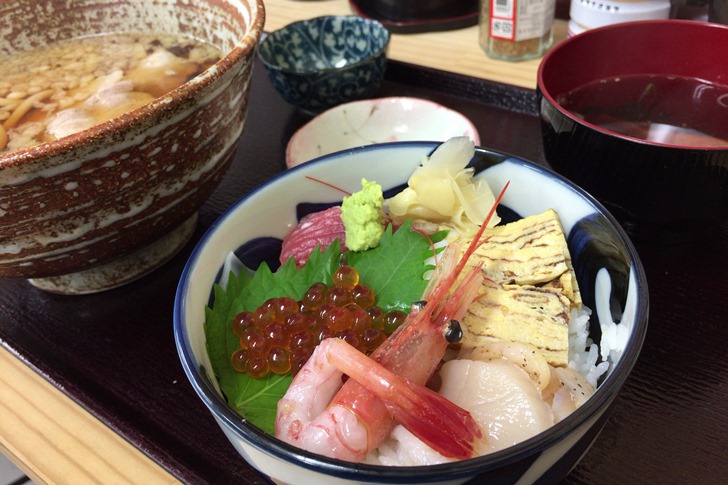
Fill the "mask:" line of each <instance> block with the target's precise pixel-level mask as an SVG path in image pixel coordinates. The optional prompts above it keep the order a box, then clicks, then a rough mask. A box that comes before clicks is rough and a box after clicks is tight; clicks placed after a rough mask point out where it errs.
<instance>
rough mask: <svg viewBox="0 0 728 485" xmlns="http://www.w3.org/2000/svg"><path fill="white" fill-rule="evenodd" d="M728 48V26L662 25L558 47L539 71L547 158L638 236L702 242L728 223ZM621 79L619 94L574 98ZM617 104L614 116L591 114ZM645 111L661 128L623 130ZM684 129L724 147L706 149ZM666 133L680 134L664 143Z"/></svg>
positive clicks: (606, 31)
mask: <svg viewBox="0 0 728 485" xmlns="http://www.w3.org/2000/svg"><path fill="white" fill-rule="evenodd" d="M726 45H728V26H725V25H719V24H710V23H706V22H695V21H681V20H655V21H640V22H628V23H622V24H616V25H611V26H607V27H601V28H598V29H593V30H589V31H587V32H584V33H583V34H579V35H577V36H574V37H571V38H569V39H567V40H565V41H564V42H562V43H560V44H559V45H557V46H555V47H554V48H553V49H551V51H549V52H548V54H546V56H545V57H544V59H543V61H542V62H541V65H540V67H539V71H538V94H539V103H540V113H541V126H542V131H543V145H544V152H545V154H546V159H547V160H548V162H549V163H550V164H551V165H552V166H553V168H554V169H555V170H556V171H558V172H560V173H561V174H563V175H565V176H566V177H568V178H569V179H570V180H572V181H573V182H575V183H576V184H578V185H579V186H581V187H583V188H584V189H586V190H587V191H588V192H589V193H591V194H592V195H593V196H595V197H596V198H597V199H599V200H601V201H602V202H603V203H604V204H605V205H606V206H607V208H608V209H609V210H610V211H611V212H612V213H613V214H614V215H615V216H617V218H618V219H619V220H620V221H621V222H622V223H623V224H624V225H625V226H626V227H627V228H628V229H629V231H630V232H631V233H632V235H634V236H637V237H640V238H647V237H650V238H654V239H658V240H661V241H677V240H681V239H685V238H687V237H695V236H701V237H702V236H703V235H704V234H705V232H706V231H705V229H706V228H710V227H715V226H716V225H717V223H719V222H721V221H725V220H726V219H728V63H726V62H725V46H726ZM697 80H701V82H697ZM636 81H639V83H637V82H636ZM617 82H618V83H619V86H618V87H616V91H615V92H614V93H607V92H606V91H605V94H602V95H597V94H593V93H589V94H584V95H583V96H584V97H583V98H581V101H578V100H579V98H577V97H576V96H575V95H573V92H574V90H577V89H583V87H584V86H586V85H588V84H590V83H591V84H600V85H601V86H609V85H615V86H616V83H617ZM569 93H572V94H569ZM569 98H571V99H572V100H577V102H578V103H583V104H585V106H584V109H583V110H581V113H580V114H577V113H576V108H574V107H568V106H566V105H565V100H568V99H569ZM585 99H586V100H588V102H586V103H584V100H585ZM618 105H619V106H621V108H620V111H614V112H612V113H610V116H611V118H610V119H607V118H606V117H604V118H602V119H601V120H598V118H591V117H590V116H588V115H585V113H587V112H588V111H587V110H592V111H595V110H597V109H600V110H601V109H603V107H605V106H607V107H611V108H614V107H616V106H618ZM572 106H575V105H572ZM637 108H639V109H641V110H644V111H643V112H644V115H645V117H648V118H649V119H650V121H651V122H652V123H654V124H653V125H652V127H651V128H650V130H649V134H648V135H645V136H641V135H640V136H638V135H637V133H638V132H637V131H635V132H631V131H630V130H627V131H622V129H623V128H624V127H637V128H639V129H640V130H643V129H644V124H640V123H633V124H624V123H614V121H615V119H622V120H634V119H637V118H636V117H633V114H628V113H627V111H628V110H631V109H637ZM585 116H586V118H585ZM640 116H642V114H640ZM602 122H605V123H607V124H602ZM668 125H674V126H677V127H678V129H673V128H670V127H669V126H668ZM618 127H619V129H617V128H618ZM682 127H688V128H692V129H696V130H699V131H702V132H704V133H706V134H709V135H711V136H713V137H716V138H719V139H722V140H711V143H717V144H714V145H710V146H708V145H705V146H699V145H698V144H697V140H698V137H697V136H695V133H694V132H691V131H687V130H682V129H680V128H682ZM643 131H644V130H643ZM666 132H671V133H673V135H674V137H673V136H671V137H663V136H664V133H666ZM681 134H682V135H683V136H681V137H680V138H677V136H678V135H681Z"/></svg>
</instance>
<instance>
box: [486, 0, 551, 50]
mask: <svg viewBox="0 0 728 485" xmlns="http://www.w3.org/2000/svg"><path fill="white" fill-rule="evenodd" d="M555 10H556V0H481V3H480V46H481V48H482V49H483V50H484V51H485V52H486V54H488V56H490V57H492V58H494V59H503V60H507V61H521V60H525V59H533V58H536V57H541V56H542V55H543V54H544V53H545V52H546V51H547V50H548V48H549V47H551V43H552V42H553V39H554V37H553V31H552V27H553V24H554V14H555Z"/></svg>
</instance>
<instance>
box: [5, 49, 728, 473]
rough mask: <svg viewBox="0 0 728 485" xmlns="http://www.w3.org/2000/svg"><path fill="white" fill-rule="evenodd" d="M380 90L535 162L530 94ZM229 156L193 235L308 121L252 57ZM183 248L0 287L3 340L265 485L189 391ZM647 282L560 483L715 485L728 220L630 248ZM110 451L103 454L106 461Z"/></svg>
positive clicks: (181, 468) (109, 404) (87, 403)
mask: <svg viewBox="0 0 728 485" xmlns="http://www.w3.org/2000/svg"><path fill="white" fill-rule="evenodd" d="M381 95H382V96H395V95H407V96H419V97H423V98H428V99H431V100H433V101H436V102H438V103H440V104H443V105H445V106H448V107H450V108H452V109H455V110H458V111H460V112H462V113H463V114H465V115H466V116H468V117H469V118H470V119H471V120H472V121H473V122H474V124H475V125H476V127H477V128H478V130H479V132H480V135H481V139H482V143H481V144H482V145H483V146H485V147H488V148H493V149H497V150H501V151H504V152H507V153H512V154H514V155H518V156H521V157H523V158H527V159H531V160H533V161H535V162H537V163H541V164H545V162H544V160H543V151H542V147H541V138H540V127H539V120H538V116H537V109H536V104H535V93H534V92H533V91H531V90H527V89H522V88H516V87H512V86H506V85H502V84H494V83H489V82H486V81H482V80H477V79H472V78H467V77H462V76H458V75H452V74H446V73H442V72H438V71H433V70H428V69H423V68H419V67H415V66H410V65H406V64H401V63H397V62H391V63H390V66H389V70H388V74H387V79H386V81H385V83H384V85H383V87H382V89H381ZM249 110H250V111H249V116H248V121H247V125H246V127H245V132H244V135H243V138H242V140H241V143H240V150H239V152H238V154H237V157H236V160H235V162H234V164H233V167H232V168H231V170H230V172H229V173H228V175H227V177H226V179H225V180H224V182H223V183H222V185H221V186H220V187H219V190H217V191H216V192H215V193H214V194H213V195H212V197H211V198H210V200H209V201H208V203H207V204H206V205H205V206H204V207H203V208H202V210H201V211H200V225H199V228H198V230H197V233H196V235H195V240H196V239H197V238H199V237H200V236H201V234H202V232H203V231H204V229H205V228H207V227H208V226H209V225H210V224H211V223H212V222H213V221H214V220H215V218H216V217H217V216H218V215H219V214H220V213H221V212H222V211H223V210H224V209H225V208H226V207H228V206H229V205H230V204H231V203H232V202H233V201H235V200H236V199H237V198H239V197H241V196H242V195H243V194H245V193H246V192H247V191H249V190H251V189H252V188H253V187H255V186H256V185H257V184H259V183H261V182H263V181H264V180H266V179H268V178H269V177H271V176H272V175H274V174H276V173H278V172H279V171H281V170H283V169H284V166H285V163H284V151H285V146H286V143H287V141H288V139H289V137H290V136H291V135H292V134H293V133H294V132H295V130H296V129H298V128H299V127H300V126H302V125H303V124H304V123H305V122H306V121H308V119H309V118H308V117H306V116H304V115H302V114H300V113H297V112H295V111H294V110H293V109H292V108H291V107H289V106H288V105H286V104H285V103H284V102H283V101H282V100H281V99H280V98H279V97H278V95H277V94H276V93H275V92H274V91H273V89H272V87H271V85H270V83H269V82H268V80H267V79H266V78H265V75H264V71H263V69H262V66H260V65H259V66H256V71H255V75H254V79H253V86H252V93H251V100H250V108H249ZM193 245H194V241H192V242H190V244H188V245H187V247H186V248H185V249H184V250H183V251H182V252H181V253H180V254H179V255H178V256H176V257H175V258H174V259H173V260H172V261H171V262H170V263H168V264H167V265H165V266H164V267H163V268H161V269H160V270H158V271H156V272H154V273H153V274H151V275H149V276H147V277H145V278H143V279H141V280H139V281H138V282H136V283H133V284H131V285H128V286H126V287H124V288H120V289H116V290H113V291H109V292H107V293H102V294H98V295H91V296H82V297H64V296H57V295H51V294H47V293H43V292H41V291H39V290H37V289H35V288H33V287H31V286H30V285H29V284H28V283H27V282H26V281H22V280H0V342H1V343H2V345H3V346H4V347H6V348H7V349H8V350H10V351H11V352H12V353H14V354H16V355H18V356H19V357H20V358H21V359H22V360H24V361H25V362H26V363H27V364H28V365H30V366H31V367H32V368H33V369H35V370H36V371H37V372H38V373H40V374H41V375H43V376H44V377H46V378H47V379H48V380H49V381H50V382H51V383H53V384H54V385H55V386H56V387H58V388H59V389H61V390H62V391H63V392H65V393H66V394H68V395H69V396H70V397H71V398H72V399H73V400H75V401H76V402H78V403H80V404H81V405H82V406H83V407H85V408H86V409H88V410H89V411H90V412H91V413H92V414H93V415H95V416H97V417H98V418H99V419H101V420H102V421H103V422H104V423H106V424H108V426H110V427H111V428H112V429H114V430H115V431H116V432H118V433H119V434H120V435H122V436H123V437H124V438H125V439H127V440H128V441H129V442H131V443H132V444H134V445H135V446H137V447H138V448H140V449H141V450H143V451H144V452H145V453H147V454H148V455H149V456H151V457H152V458H153V459H154V460H155V461H157V462H158V463H160V464H161V465H162V466H163V467H164V468H166V469H168V470H169V471H170V472H171V473H172V474H174V475H175V476H177V477H178V478H179V479H180V480H181V481H183V482H186V483H215V484H225V483H238V484H240V483H268V482H267V480H266V479H265V478H263V477H261V476H260V475H259V474H258V473H257V472H256V471H254V470H253V469H252V468H251V467H249V466H248V465H247V464H246V463H245V462H244V461H243V460H242V459H241V458H240V457H239V456H238V454H237V453H236V452H235V450H234V449H233V447H232V446H231V445H230V444H229V443H228V441H227V440H226V438H225V437H224V435H223V433H222V431H221V430H220V429H219V428H218V426H217V424H216V423H215V422H214V421H213V419H212V417H211V416H210V414H209V413H208V411H207V409H206V408H205V407H204V405H203V404H202V402H201V401H200V400H199V399H198V397H197V395H196V394H195V393H194V391H193V390H192V387H191V386H190V385H189V383H188V381H187V378H186V377H185V375H184V373H183V371H182V367H181V365H180V363H179V360H178V357H177V352H176V349H175V347H174V340H173V337H172V304H173V300H174V294H175V290H176V286H177V281H178V278H179V276H180V274H181V271H182V268H183V266H184V264H185V262H186V259H187V257H188V255H189V253H190V251H191V250H192V247H193ZM637 249H638V251H639V252H640V254H641V256H642V259H643V262H644V266H645V269H646V271H647V275H648V280H649V284H650V298H651V321H650V328H649V331H648V336H647V340H646V343H645V345H644V348H643V352H642V355H641V357H640V360H639V362H638V363H637V365H636V367H635V369H634V373H633V375H632V376H631V377H630V378H629V379H628V381H627V383H626V387H625V389H624V390H623V392H622V394H621V395H620V396H619V397H618V398H617V400H616V402H615V404H614V408H613V412H612V415H611V418H610V420H609V422H608V423H607V425H606V427H605V429H604V431H603V432H602V434H601V436H600V437H599V438H598V439H597V441H596V443H595V445H594V446H593V447H592V449H591V450H590V451H589V452H588V453H587V455H586V456H585V457H584V459H583V460H582V461H581V462H580V464H579V465H578V466H577V467H576V469H575V470H574V471H573V472H572V474H571V475H570V476H569V477H568V478H567V479H566V483H569V484H577V483H589V484H611V483H674V482H675V481H679V482H682V483H699V482H700V483H718V482H720V481H721V480H724V479H725V477H726V476H728V465H727V464H726V463H727V460H725V459H724V452H723V449H724V447H725V446H726V444H727V443H726V436H727V435H728V419H727V418H726V415H727V413H726V402H728V387H727V386H726V385H725V384H726V383H727V382H728V367H727V366H726V365H725V362H724V355H725V348H726V341H727V340H728V324H727V323H726V322H728V306H726V305H725V301H724V300H725V296H726V290H727V289H728V284H727V283H728V278H726V276H725V271H726V268H728V228H727V227H725V226H724V227H721V228H719V229H718V234H717V236H716V238H715V239H711V240H707V241H703V242H702V243H701V244H699V245H695V246H694V247H693V246H673V247H659V246H650V245H646V244H639V243H638V244H637ZM111 459H113V458H111Z"/></svg>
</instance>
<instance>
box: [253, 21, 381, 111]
mask: <svg viewBox="0 0 728 485" xmlns="http://www.w3.org/2000/svg"><path fill="white" fill-rule="evenodd" d="M389 37H390V35H389V31H388V30H387V29H386V28H385V27H384V26H383V25H382V24H381V23H379V22H378V21H376V20H372V19H366V18H362V17H357V16H323V17H317V18H314V19H310V20H302V21H299V22H294V23H292V24H289V25H287V26H285V27H283V28H281V29H279V30H276V31H274V32H271V33H270V34H269V35H268V36H266V37H265V39H263V41H262V42H261V44H260V49H259V51H258V57H259V58H260V60H261V61H262V62H263V65H264V66H265V69H266V72H267V73H268V78H269V79H270V81H271V83H273V86H274V87H275V88H276V90H277V91H278V93H280V95H281V96H282V97H283V99H285V100H286V101H287V102H289V103H291V104H292V105H294V106H296V107H297V108H299V109H301V110H303V111H304V112H307V113H310V114H314V113H319V112H321V111H323V110H325V109H328V108H331V107H332V106H336V105H337V104H341V103H345V102H348V101H353V100H356V99H362V98H367V97H371V96H373V95H374V94H375V93H376V92H377V90H378V89H379V86H380V85H381V83H382V79H384V71H385V68H386V64H387V47H388V45H389Z"/></svg>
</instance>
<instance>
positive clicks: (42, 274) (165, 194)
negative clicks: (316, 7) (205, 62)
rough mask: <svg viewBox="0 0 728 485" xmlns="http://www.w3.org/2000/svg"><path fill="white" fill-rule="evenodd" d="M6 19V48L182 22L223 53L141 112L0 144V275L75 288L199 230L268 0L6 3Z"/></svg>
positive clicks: (172, 248) (85, 287) (150, 257)
mask: <svg viewBox="0 0 728 485" xmlns="http://www.w3.org/2000/svg"><path fill="white" fill-rule="evenodd" d="M31 7H32V8H31ZM0 19H1V20H2V22H1V24H2V26H3V27H1V28H0V55H7V54H10V53H13V52H18V51H26V50H29V49H32V48H36V47H38V46H42V45H45V44H47V43H51V42H54V41H60V40H65V39H69V38H75V37H79V36H89V35H93V34H101V33H112V32H113V33H119V32H130V33H137V32H147V33H154V34H158V33H164V34H179V35H184V36H187V37H195V38H197V39H199V40H202V41H205V42H208V43H211V44H212V45H214V46H216V47H218V48H219V49H220V50H221V51H222V58H221V59H220V60H219V61H218V62H217V63H215V64H214V65H213V66H211V67H210V68H208V69H207V70H205V71H204V72H202V73H201V74H199V75H198V76H196V77H194V78H193V79H191V80H189V81H187V82H185V83H184V84H182V85H181V86H179V87H177V88H176V89H174V90H173V91H171V92H169V93H168V94H166V95H163V96H161V97H158V98H156V99H155V100H154V101H152V102H150V103H148V104H145V105H143V106H141V107H139V108H138V109H136V110H134V111H131V112H128V113H126V114H123V115H121V116H118V117H116V118H112V119H111V120H109V121H106V122H103V123H101V124H98V125H95V126H93V127H92V128H88V129H86V130H83V131H80V132H78V133H75V134H72V135H69V136H66V137H63V138H59V139H57V140H55V141H52V142H47V143H43V144H40V145H36V146H34V147H31V148H25V149H20V150H17V151H14V152H10V153H6V154H3V155H0V277H4V278H10V277H13V278H28V279H30V281H31V282H32V283H33V284H34V285H36V286H37V287H39V288H42V289H45V290H48V291H52V292H58V293H66V294H77V293H89V292H95V291H100V290H103V289H108V288H112V287H115V286H119V285H121V284H124V283H127V282H129V281H131V280H133V279H136V278H138V277H140V276H141V275H144V274H147V273H148V272H149V271H151V270H153V269H154V268H156V267H157V266H159V265H160V264H162V263H163V262H164V261H166V260H167V259H169V258H170V257H171V256H172V255H173V254H174V253H175V252H176V251H177V250H178V249H180V248H181V247H182V245H184V243H185V242H186V241H187V240H188V239H189V237H190V236H191V235H192V232H193V231H194V230H195V228H196V216H197V210H198V208H199V207H200V206H201V205H202V203H203V202H204V201H205V200H206V199H207V198H208V196H209V195H210V194H211V192H212V191H213V189H214V188H215V187H216V186H217V185H218V183H219V182H220V181H221V178H222V177H223V175H224V174H225V172H226V169H227V168H228V166H229V164H230V162H231V160H232V157H233V155H234V152H235V150H236V149H237V146H238V139H239V137H240V135H241V133H242V130H243V126H244V123H245V119H246V113H247V102H248V94H249V87H250V84H249V81H250V77H251V74H252V68H253V60H254V53H255V48H256V46H257V44H258V42H259V39H260V36H261V34H262V30H263V24H264V19H265V12H264V8H263V2H262V0H209V1H200V2H192V3H190V2H185V3H180V2H175V1H172V0H162V1H158V2H146V1H142V0H126V1H122V2H112V3H108V2H92V3H88V2H84V3H79V2H56V1H51V0H44V1H40V2H33V3H32V5H31V4H30V3H28V2H25V1H2V2H0Z"/></svg>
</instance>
